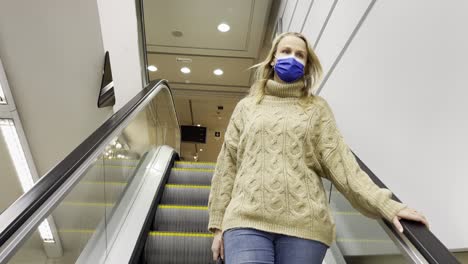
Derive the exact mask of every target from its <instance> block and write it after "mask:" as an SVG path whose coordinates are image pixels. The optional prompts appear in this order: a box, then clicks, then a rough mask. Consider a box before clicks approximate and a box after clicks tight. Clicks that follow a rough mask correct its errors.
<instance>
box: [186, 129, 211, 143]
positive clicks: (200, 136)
mask: <svg viewBox="0 0 468 264" xmlns="http://www.w3.org/2000/svg"><path fill="white" fill-rule="evenodd" d="M180 130H181V134H182V135H181V137H182V141H184V142H193V143H203V144H205V143H206V127H199V126H180Z"/></svg>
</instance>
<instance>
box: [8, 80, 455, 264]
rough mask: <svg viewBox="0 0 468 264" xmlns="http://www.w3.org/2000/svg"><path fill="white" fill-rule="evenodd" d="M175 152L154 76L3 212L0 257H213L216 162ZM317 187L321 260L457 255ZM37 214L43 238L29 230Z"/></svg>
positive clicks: (164, 90) (167, 94)
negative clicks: (329, 228)
mask: <svg viewBox="0 0 468 264" xmlns="http://www.w3.org/2000/svg"><path fill="white" fill-rule="evenodd" d="M179 153H180V129H179V122H178V119H177V116H176V112H175V108H174V103H173V97H172V94H171V91H170V89H169V86H168V84H167V82H166V81H165V80H157V81H154V82H152V83H151V84H150V85H149V86H148V87H146V88H145V89H143V90H142V91H141V92H140V93H139V94H137V95H136V96H135V97H134V98H133V99H132V100H130V102H128V104H127V105H125V106H124V107H123V108H122V109H121V110H119V111H118V112H117V113H115V114H114V115H113V116H112V117H111V118H109V120H107V121H106V122H105V123H104V124H102V126H101V127H99V128H98V129H97V130H96V131H95V132H94V133H93V134H91V135H90V136H89V137H88V138H87V139H86V140H85V141H84V142H83V143H82V144H80V145H79V146H78V147H77V148H76V149H75V150H73V151H72V152H71V153H70V154H69V155H68V156H67V157H65V159H64V160H63V161H61V162H60V163H59V164H57V165H56V166H55V167H54V168H53V169H52V170H50V171H49V172H48V173H47V174H46V175H44V176H43V177H42V178H41V179H40V180H39V181H38V182H37V183H36V184H35V185H34V187H33V188H32V189H31V190H30V191H29V192H27V193H25V194H24V195H23V196H21V197H20V198H19V199H18V200H17V201H16V202H15V203H13V204H12V205H11V206H10V207H9V208H7V209H6V210H5V211H4V212H2V214H1V215H0V263H25V262H26V261H25V260H27V259H28V257H30V256H34V259H36V260H37V262H31V261H30V258H29V262H28V263H46V262H47V261H49V262H53V263H215V262H214V261H213V260H212V252H211V243H212V240H213V234H211V233H208V231H207V225H208V210H207V204H208V196H209V192H210V184H211V177H212V175H213V172H214V168H215V164H214V163H202V162H184V161H180V158H179ZM357 159H358V158H357ZM358 161H359V163H360V165H361V167H362V168H363V169H364V170H365V171H366V172H367V173H368V174H369V176H371V178H372V179H373V180H374V182H376V183H377V184H378V185H379V186H381V187H384V185H383V183H382V182H380V181H379V180H378V178H377V177H376V176H375V175H374V174H373V173H372V172H371V171H370V170H369V169H368V168H367V167H366V166H365V164H364V163H362V161H361V160H359V159H358ZM325 185H326V186H325V188H326V190H329V191H328V195H329V198H330V208H331V210H332V213H333V215H334V218H335V219H336V227H337V242H336V243H334V244H333V245H332V246H331V247H330V250H328V252H327V255H326V257H325V260H324V263H327V264H342V263H347V262H348V260H349V259H350V258H352V257H355V256H361V257H366V256H369V257H370V256H372V257H375V256H385V255H397V256H401V262H398V263H444V264H445V263H448V264H450V263H459V262H458V261H457V260H456V259H455V257H454V256H453V255H452V254H451V253H450V251H449V250H448V249H447V248H446V247H445V246H444V245H443V244H442V243H441V242H440V241H439V240H438V239H437V238H436V237H435V236H434V235H433V234H432V233H431V232H430V231H429V230H427V229H426V228H424V227H423V226H422V225H421V224H419V223H414V222H409V221H402V224H403V227H404V229H405V233H404V234H399V233H398V232H396V231H395V230H394V229H393V228H392V226H391V224H390V223H387V222H386V221H384V220H381V219H379V220H377V221H376V220H372V219H368V218H365V217H364V216H362V215H361V214H359V212H357V211H355V210H354V209H353V208H352V206H351V205H350V204H349V203H348V202H347V201H346V200H345V199H343V197H342V196H340V194H339V193H338V192H336V191H335V190H333V188H332V186H331V185H330V183H329V182H326V181H325ZM394 199H398V198H396V197H394ZM44 221H47V223H48V226H49V228H50V236H51V237H52V238H50V239H48V240H44V239H42V238H41V236H42V231H44V230H38V227H39V226H43V223H44ZM379 263H383V262H380V261H379Z"/></svg>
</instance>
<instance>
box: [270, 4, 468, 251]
mask: <svg viewBox="0 0 468 264" xmlns="http://www.w3.org/2000/svg"><path fill="white" fill-rule="evenodd" d="M334 3H336V5H334ZM467 9H468V2H466V1H452V2H450V3H449V4H448V3H445V2H441V1H435V0H431V1H427V0H417V1H404V0H397V1H373V0H358V1H328V0H315V1H308V0H282V1H281V4H280V8H279V16H282V17H283V22H284V23H283V24H284V31H302V33H303V34H304V35H306V37H307V38H308V39H309V40H310V41H311V42H312V43H314V44H315V46H316V48H315V51H316V53H317V55H318V57H319V59H320V61H321V62H322V66H323V68H324V72H325V74H328V76H327V77H328V78H327V79H325V80H326V82H324V83H323V87H322V90H321V92H320V95H321V96H323V97H324V98H326V99H327V101H328V102H329V103H330V105H331V107H332V108H333V110H334V113H335V117H336V119H337V123H338V126H339V128H340V130H341V131H342V133H343V136H344V138H345V141H346V142H347V143H348V145H350V147H351V149H352V150H353V151H354V152H355V153H356V154H357V155H358V156H359V157H360V158H361V159H362V160H363V161H364V162H365V163H366V165H368V167H369V168H370V169H371V170H372V171H373V172H374V173H375V174H376V175H377V176H378V177H380V179H381V180H382V181H383V182H384V183H385V184H386V185H387V186H388V187H389V188H390V189H391V190H392V191H394V192H395V194H396V195H397V196H398V197H399V198H400V199H401V200H402V201H403V202H404V203H406V204H408V205H409V206H410V207H412V208H415V209H417V210H418V211H421V212H423V213H424V214H425V215H426V216H427V218H428V219H429V222H430V223H431V229H432V231H433V232H434V234H435V235H436V236H437V237H438V238H439V239H440V240H441V241H442V242H443V243H444V244H445V245H446V246H447V247H448V248H450V249H452V250H468V236H467V235H466V234H468V226H467V225H466V224H465V222H466V221H464V219H466V218H467V217H468V211H467V210H460V208H464V207H465V205H464V201H465V200H466V190H465V189H466V186H468V178H467V177H466V175H467V174H468V166H467V165H466V160H467V159H468V153H467V152H466V146H467V145H468V137H466V136H465V135H466V134H468V122H467V119H466V113H467V112H468V105H467V104H466V98H467V97H468V92H467V89H466V86H467V84H468V75H466V74H465V73H466V72H467V70H468V64H467V61H468V60H467V58H468V51H467V49H466V47H467V46H468V37H467V35H466V34H463V33H462V32H464V31H466V27H465V25H466V24H467V23H468V17H467V16H466V12H465V11H466V10H467ZM304 10H307V11H304ZM327 17H328V20H327ZM361 22H362V23H361ZM321 32H322V33H321ZM319 36H320V37H319ZM415 190H417V192H415Z"/></svg>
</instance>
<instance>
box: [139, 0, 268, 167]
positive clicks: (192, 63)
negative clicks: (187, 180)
mask: <svg viewBox="0 0 468 264" xmlns="http://www.w3.org/2000/svg"><path fill="white" fill-rule="evenodd" d="M143 6H144V7H143V9H144V22H145V34H146V48H147V57H148V65H154V66H156V67H157V71H154V72H151V71H150V72H149V76H150V80H154V79H166V80H168V81H169V85H170V88H171V90H172V92H173V95H174V100H175V105H176V111H177V115H178V119H179V123H180V124H181V125H197V124H200V125H201V126H203V127H206V128H207V139H206V144H194V143H186V142H183V143H182V144H181V157H182V158H183V159H185V160H192V161H193V160H194V156H197V160H198V161H211V162H215V161H216V158H217V155H218V153H219V150H220V147H221V145H222V142H223V137H222V135H223V134H224V133H223V132H224V131H225V129H226V127H227V125H228V122H229V118H230V116H231V114H232V111H233V109H234V107H235V105H236V103H237V102H238V101H239V100H240V99H241V98H243V97H244V96H245V95H246V94H247V93H248V90H249V87H250V85H251V83H252V72H253V71H252V70H250V69H249V67H251V66H252V65H254V64H255V63H257V61H258V60H259V57H261V56H260V54H261V53H262V49H263V48H264V39H265V36H267V37H266V39H268V40H269V37H268V33H267V34H265V32H268V31H267V25H268V21H269V17H270V11H271V10H272V1H271V0H248V1H247V0H244V1H228V0H203V1H184V0H172V1H162V0H146V1H144V5H143ZM220 23H226V24H228V25H229V26H230V30H229V31H227V32H221V31H219V30H218V29H217V27H218V25H219V24H220ZM267 42H268V41H267ZM182 67H188V68H189V69H190V73H188V74H185V73H182V72H181V68H182ZM216 69H221V70H222V71H223V74H222V75H219V76H218V75H215V74H214V73H213V71H214V70H216ZM221 108H222V109H221ZM216 131H219V132H221V133H220V134H221V137H219V138H218V137H215V136H214V134H215V132H216Z"/></svg>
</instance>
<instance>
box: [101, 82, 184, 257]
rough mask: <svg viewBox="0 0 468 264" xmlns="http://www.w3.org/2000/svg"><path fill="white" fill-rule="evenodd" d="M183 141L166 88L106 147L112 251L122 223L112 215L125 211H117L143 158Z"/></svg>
mask: <svg viewBox="0 0 468 264" xmlns="http://www.w3.org/2000/svg"><path fill="white" fill-rule="evenodd" d="M179 140H180V135H179V126H178V123H177V118H176V116H175V109H174V108H173V104H172V99H171V97H170V94H169V91H168V90H165V89H164V90H161V91H160V92H159V93H158V94H157V95H156V96H155V97H154V98H153V99H152V101H151V102H150V103H149V104H148V105H147V107H146V108H145V109H143V110H142V111H140V112H139V113H138V114H137V116H136V117H135V118H134V119H133V120H132V121H131V122H130V124H129V125H128V126H127V127H126V128H125V129H124V130H123V132H122V133H121V134H120V135H118V136H117V137H116V138H114V140H112V142H111V143H110V144H109V145H108V146H106V147H105V152H104V154H103V157H104V159H103V166H104V168H103V169H104V176H105V190H106V191H105V193H106V204H108V205H109V206H107V207H106V209H107V210H108V212H107V215H108V216H109V217H108V218H106V221H107V223H106V226H107V229H108V230H107V232H106V234H107V236H108V237H107V239H106V240H107V246H108V248H109V247H110V246H111V245H112V244H113V242H114V241H113V238H115V236H114V234H115V232H116V230H118V229H119V224H120V223H121V222H120V221H119V220H118V219H115V218H114V219H113V218H112V216H116V218H118V217H120V215H121V214H122V212H121V211H119V212H117V211H113V210H114V209H115V210H117V205H119V203H125V202H126V201H125V199H123V195H125V188H126V187H127V186H128V185H129V183H130V181H131V180H133V179H134V176H135V171H136V169H137V168H138V165H139V163H140V162H141V161H142V158H143V157H144V156H145V154H146V153H147V152H148V151H150V150H151V149H153V148H155V147H157V146H160V145H169V146H171V147H173V148H177V147H178V144H179V143H178V142H179ZM135 180H136V181H138V180H139V179H135ZM122 207H123V206H122Z"/></svg>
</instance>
